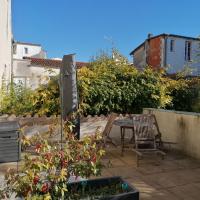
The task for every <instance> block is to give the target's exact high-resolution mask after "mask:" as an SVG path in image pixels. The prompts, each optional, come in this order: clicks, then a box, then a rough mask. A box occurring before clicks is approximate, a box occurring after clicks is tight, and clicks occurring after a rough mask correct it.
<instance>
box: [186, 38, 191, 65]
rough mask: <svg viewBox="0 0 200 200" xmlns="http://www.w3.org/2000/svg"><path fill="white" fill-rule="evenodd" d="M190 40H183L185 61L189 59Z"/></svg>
mask: <svg viewBox="0 0 200 200" xmlns="http://www.w3.org/2000/svg"><path fill="white" fill-rule="evenodd" d="M191 55H192V41H188V40H187V41H185V61H191V60H192V59H191Z"/></svg>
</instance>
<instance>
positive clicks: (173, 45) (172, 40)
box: [170, 39, 175, 52]
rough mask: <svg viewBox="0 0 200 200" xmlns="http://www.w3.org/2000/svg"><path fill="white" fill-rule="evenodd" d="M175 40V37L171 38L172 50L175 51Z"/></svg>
mask: <svg viewBox="0 0 200 200" xmlns="http://www.w3.org/2000/svg"><path fill="white" fill-rule="evenodd" d="M174 47H175V40H174V39H171V40H170V52H175V49H174Z"/></svg>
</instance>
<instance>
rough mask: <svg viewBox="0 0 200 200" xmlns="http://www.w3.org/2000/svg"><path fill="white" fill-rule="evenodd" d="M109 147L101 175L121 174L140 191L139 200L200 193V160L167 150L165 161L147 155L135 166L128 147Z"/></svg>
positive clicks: (193, 196) (190, 198)
mask: <svg viewBox="0 0 200 200" xmlns="http://www.w3.org/2000/svg"><path fill="white" fill-rule="evenodd" d="M120 153H121V149H120V148H113V147H110V148H108V151H107V155H106V156H105V157H104V159H103V162H104V163H105V165H106V168H105V169H104V170H103V173H102V177H109V176H121V177H123V178H124V179H125V180H127V181H128V182H129V183H131V184H132V185H134V186H135V187H136V188H137V189H138V190H139V191H140V199H141V200H155V199H158V200H168V199H170V200H180V199H187V200H194V199H199V196H200V162H199V161H197V160H194V159H192V158H190V157H187V156H185V155H183V154H181V153H179V152H175V151H168V152H167V156H166V158H165V159H164V160H160V158H159V157H158V156H155V157H153V158H152V156H148V157H145V158H143V159H142V160H141V161H140V166H139V167H138V168H137V167H136V161H135V155H134V153H133V152H132V151H131V150H130V149H128V150H125V153H124V156H123V157H122V156H121V155H120Z"/></svg>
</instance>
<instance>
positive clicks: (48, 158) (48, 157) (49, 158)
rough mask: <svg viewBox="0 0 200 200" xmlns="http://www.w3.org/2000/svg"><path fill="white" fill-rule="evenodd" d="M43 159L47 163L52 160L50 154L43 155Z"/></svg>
mask: <svg viewBox="0 0 200 200" xmlns="http://www.w3.org/2000/svg"><path fill="white" fill-rule="evenodd" d="M44 157H45V159H47V160H48V161H50V160H51V158H52V154H51V153H46V154H45V155H44Z"/></svg>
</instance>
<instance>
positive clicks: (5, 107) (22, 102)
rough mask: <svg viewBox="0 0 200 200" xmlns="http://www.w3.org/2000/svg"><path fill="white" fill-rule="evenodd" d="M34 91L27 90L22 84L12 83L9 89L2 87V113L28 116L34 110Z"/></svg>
mask: <svg viewBox="0 0 200 200" xmlns="http://www.w3.org/2000/svg"><path fill="white" fill-rule="evenodd" d="M32 94H33V91H31V90H30V89H27V88H25V87H24V86H23V85H22V84H20V83H19V84H17V85H16V84H14V83H11V84H10V85H9V86H8V89H7V88H6V86H5V85H2V89H1V104H0V108H1V110H0V113H6V114H16V115H20V114H28V113H30V112H31V110H32V108H33V107H32Z"/></svg>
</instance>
